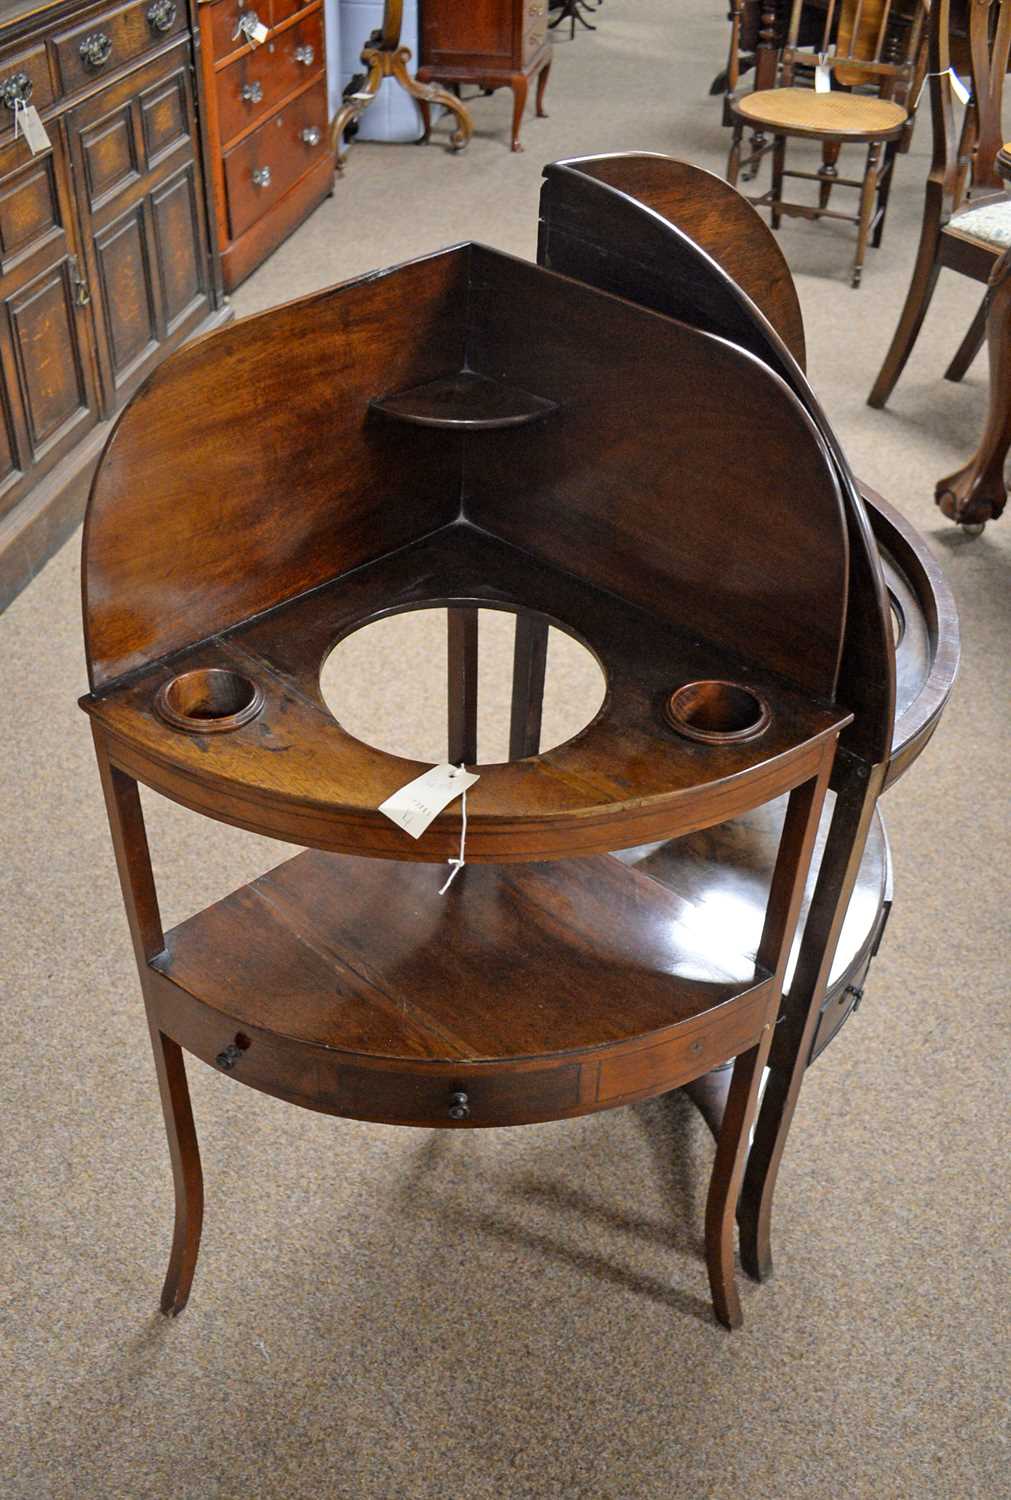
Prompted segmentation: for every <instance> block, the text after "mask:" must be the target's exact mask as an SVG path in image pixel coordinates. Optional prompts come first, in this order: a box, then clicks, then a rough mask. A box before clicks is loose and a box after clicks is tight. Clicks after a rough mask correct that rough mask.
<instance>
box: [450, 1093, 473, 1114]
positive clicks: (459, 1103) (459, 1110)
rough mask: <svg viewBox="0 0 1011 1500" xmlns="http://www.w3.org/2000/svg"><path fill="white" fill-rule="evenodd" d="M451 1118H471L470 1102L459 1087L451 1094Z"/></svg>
mask: <svg viewBox="0 0 1011 1500" xmlns="http://www.w3.org/2000/svg"><path fill="white" fill-rule="evenodd" d="M449 1118H450V1119H451V1120H469V1119H470V1104H469V1102H468V1100H467V1095H466V1094H465V1093H464V1092H463V1090H462V1089H457V1090H456V1092H455V1093H452V1094H450V1096H449Z"/></svg>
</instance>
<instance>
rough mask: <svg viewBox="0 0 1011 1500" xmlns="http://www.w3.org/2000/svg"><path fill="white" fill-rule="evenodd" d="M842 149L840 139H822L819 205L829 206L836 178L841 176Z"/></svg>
mask: <svg viewBox="0 0 1011 1500" xmlns="http://www.w3.org/2000/svg"><path fill="white" fill-rule="evenodd" d="M841 150H842V143H841V142H840V141H822V145H821V166H820V167H819V168H818V176H819V178H820V181H819V183H818V207H819V208H821V209H825V208H828V201H829V198H830V197H831V196H832V188H833V186H834V184H835V180H836V178H837V177H838V176H839V168H838V166H837V162H838V161H839V152H840V151H841Z"/></svg>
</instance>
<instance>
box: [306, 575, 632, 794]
mask: <svg viewBox="0 0 1011 1500" xmlns="http://www.w3.org/2000/svg"><path fill="white" fill-rule="evenodd" d="M451 616H455V617H456V623H455V626H454V625H453V623H452V621H451ZM521 618H522V622H523V623H522V625H521V626H520V637H519V641H517V624H518V622H519V621H520V619H521ZM475 624H476V642H475V639H474V636H475ZM451 630H455V649H454V652H453V663H454V667H455V671H454V674H453V682H452V683H450V657H451V653H450V648H449V642H450V635H451ZM545 636H546V653H545V656H544V668H543V692H541V691H540V675H539V671H538V663H537V649H538V645H537V643H538V640H539V641H540V646H541V649H543V644H544V637H545ZM531 638H533V657H532V660H533V669H532V670H530V668H529V662H530V660H531V657H530V656H529V655H528V654H527V652H526V651H525V647H526V646H527V645H530V644H531ZM525 662H526V663H527V664H528V665H527V668H526V670H525V669H524V663H525ZM514 673H515V678H516V682H517V692H516V695H515V699H514V692H513V683H514ZM524 682H530V683H531V684H532V691H531V692H529V693H524V690H523V683H524ZM475 683H476V699H477V708H476V715H475V714H474V712H473V709H471V710H470V712H469V715H468V702H472V700H473V694H474V684H475ZM319 686H320V694H321V696H322V698H323V701H324V703H325V704H326V706H327V708H328V709H329V710H330V712H331V713H332V714H333V716H334V718H335V719H336V720H337V722H338V724H340V726H341V728H342V729H343V730H345V731H346V733H348V734H350V735H353V736H354V737H355V739H358V740H361V741H362V742H363V743H364V744H366V745H372V746H374V748H376V749H377V750H384V751H386V753H387V754H390V755H398V756H403V757H404V758H405V759H407V760H420V761H425V762H429V763H431V764H436V763H438V762H441V761H445V760H449V759H453V760H459V759H463V760H465V761H466V763H467V764H468V765H495V764H502V763H503V762H505V761H509V760H519V759H526V757H527V756H530V755H537V754H540V753H543V752H544V751H546V750H553V749H555V748H556V747H557V746H558V745H560V744H564V743H565V742H566V741H567V740H570V739H572V738H573V736H575V735H577V734H578V733H579V732H580V730H582V729H585V727H586V726H587V724H589V723H590V722H591V721H592V720H593V719H595V718H596V716H597V714H598V713H599V711H600V707H601V704H602V703H603V701H604V697H605V693H606V689H607V684H606V679H605V677H604V673H603V670H602V668H601V666H600V664H599V662H598V660H597V658H596V656H595V655H594V653H593V652H592V651H591V650H590V649H589V648H588V647H587V646H585V645H584V644H583V643H582V642H581V641H579V640H577V639H576V638H575V637H574V636H573V635H571V634H570V633H569V632H568V631H567V630H566V629H565V627H564V626H561V625H560V624H558V623H557V622H555V621H552V620H551V619H550V618H548V617H547V616H545V615H541V614H535V613H534V612H533V611H526V610H522V609H513V608H509V607H508V606H501V607H500V606H496V605H492V606H485V605H481V606H477V605H473V604H452V603H451V604H446V603H441V602H440V603H439V604H432V605H421V606H414V607H412V608H410V609H407V610H402V611H399V612H398V613H396V614H389V615H383V616H382V617H381V618H380V619H373V620H369V621H367V622H366V623H364V624H362V625H360V626H358V627H357V628H356V629H355V630H353V631H352V632H351V633H349V634H348V635H346V636H344V637H343V638H342V639H341V640H340V641H338V643H337V645H336V646H335V647H334V648H333V650H332V651H331V652H330V654H329V655H328V656H327V657H326V659H325V661H324V663H323V666H322V668H321V670H320V679H319ZM451 707H452V708H453V713H451ZM538 713H539V715H540V723H539V730H540V732H539V734H538V732H537V730H538ZM468 717H469V721H470V723H471V724H472V725H473V724H474V722H475V720H476V745H474V744H473V743H472V744H471V746H470V748H471V749H473V750H476V754H475V755H474V756H473V757H471V756H467V755H464V756H461V755H459V753H455V754H454V749H455V750H456V751H457V752H458V751H459V739H457V743H456V745H455V747H454V745H452V744H451V735H453V734H454V733H455V734H456V735H457V736H459V734H460V732H461V731H460V726H461V723H463V724H466V723H467V722H468ZM451 719H453V720H455V730H454V729H453V728H451ZM521 741H522V743H521ZM521 751H522V753H519V752H521Z"/></svg>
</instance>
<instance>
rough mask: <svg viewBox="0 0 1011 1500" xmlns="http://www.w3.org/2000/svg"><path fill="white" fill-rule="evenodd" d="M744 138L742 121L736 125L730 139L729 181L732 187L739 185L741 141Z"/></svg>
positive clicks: (728, 158)
mask: <svg viewBox="0 0 1011 1500" xmlns="http://www.w3.org/2000/svg"><path fill="white" fill-rule="evenodd" d="M743 138H744V126H743V125H741V124H740V123H737V124H735V125H734V133H733V136H732V137H731V140H730V155H729V156H728V157H727V181H728V182H729V183H730V186H731V187H736V186H737V178H738V176H739V175H740V171H741V141H742V140H743Z"/></svg>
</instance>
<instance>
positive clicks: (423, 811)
mask: <svg viewBox="0 0 1011 1500" xmlns="http://www.w3.org/2000/svg"><path fill="white" fill-rule="evenodd" d="M480 779H481V778H480V776H479V775H478V774H477V772H476V771H468V770H466V769H465V768H464V767H463V766H451V765H450V764H449V763H448V761H447V762H444V763H443V764H442V765H441V766H433V767H432V769H431V770H430V771H425V772H424V774H423V775H421V776H416V777H415V778H414V780H413V781H409V782H407V784H406V786H402V787H399V788H398V789H397V791H395V792H394V793H393V794H392V795H391V796H389V797H387V799H386V801H385V802H382V803H380V805H379V811H380V812H381V813H383V814H385V816H386V817H387V818H389V819H390V821H391V822H393V823H396V825H397V827H398V828H402V829H403V830H404V832H405V833H407V834H410V836H411V838H412V839H420V837H421V835H422V834H423V833H424V831H425V829H426V828H427V827H428V825H429V824H430V823H431V822H432V820H433V819H434V818H437V817H438V815H439V813H441V812H442V810H443V808H444V807H448V806H449V804H450V803H451V802H453V801H454V800H455V799H456V798H457V797H462V798H463V808H462V811H463V821H462V823H461V826H460V853H459V855H458V856H457V857H456V858H455V859H451V860H450V861H449V862H450V864H451V865H452V866H453V869H452V871H451V873H450V875H449V876H448V878H447V880H446V883H445V885H444V886H443V887H442V889H441V890H440V892H439V895H440V896H441V895H442V894H443V893H444V892H445V891H447V890H448V889H449V887H450V885H451V884H452V882H453V881H454V880H455V879H456V877H457V875H459V873H460V871H461V870H462V869H463V866H464V864H465V863H466V844H467V788H468V787H472V786H473V785H474V783H475V781H480Z"/></svg>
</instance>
